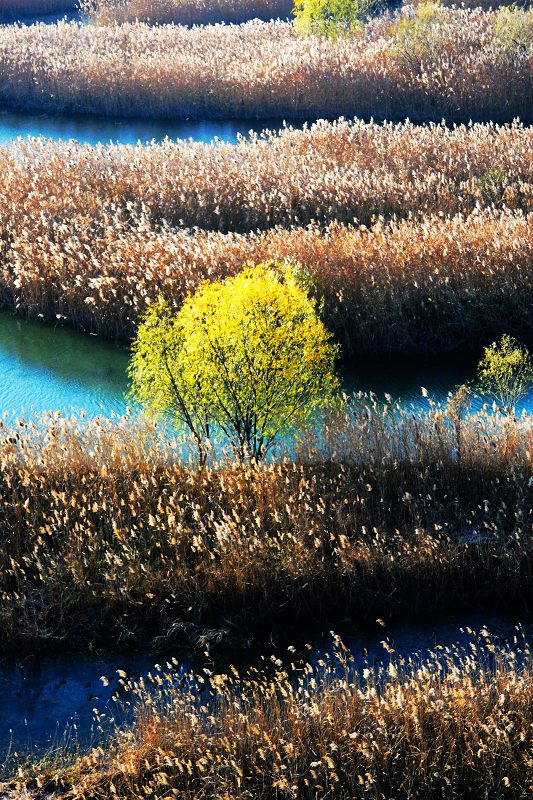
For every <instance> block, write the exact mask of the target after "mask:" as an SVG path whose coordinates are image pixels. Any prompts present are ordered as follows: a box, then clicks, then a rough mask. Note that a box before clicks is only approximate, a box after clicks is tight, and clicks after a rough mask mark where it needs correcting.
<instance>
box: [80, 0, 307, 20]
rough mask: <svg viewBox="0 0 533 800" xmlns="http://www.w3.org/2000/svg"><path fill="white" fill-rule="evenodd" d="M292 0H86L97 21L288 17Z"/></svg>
mask: <svg viewBox="0 0 533 800" xmlns="http://www.w3.org/2000/svg"><path fill="white" fill-rule="evenodd" d="M293 5H294V3H293V2H292V0H86V2H85V3H83V6H84V10H85V11H86V13H87V14H88V17H89V19H90V21H91V23H93V24H97V25H110V24H112V23H113V22H118V23H124V22H137V21H138V22H148V23H150V24H152V25H166V24H169V23H176V24H177V25H211V24H214V23H217V22H224V23H226V24H240V23H242V22H247V21H248V20H251V19H262V20H271V19H286V18H287V17H289V16H290V15H291V13H292V9H293Z"/></svg>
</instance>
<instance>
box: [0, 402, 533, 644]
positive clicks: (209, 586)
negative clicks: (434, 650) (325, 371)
mask: <svg viewBox="0 0 533 800" xmlns="http://www.w3.org/2000/svg"><path fill="white" fill-rule="evenodd" d="M457 409H458V407H457V404H453V403H452V404H451V405H450V406H449V408H448V409H445V408H433V409H432V410H431V411H430V413H429V416H426V417H420V416H418V415H416V414H411V413H410V412H409V411H405V412H402V411H400V409H398V408H396V407H392V408H391V407H389V408H386V407H381V406H378V405H373V404H372V403H371V402H370V401H367V402H365V401H364V400H358V401H353V403H352V405H350V406H348V407H347V409H346V410H345V411H342V412H340V411H337V412H335V413H334V414H332V416H331V417H328V418H327V419H326V420H324V422H323V424H322V429H321V432H320V436H318V438H316V436H315V435H314V433H313V431H312V430H309V431H307V432H306V433H303V432H302V434H301V436H300V441H299V444H298V451H297V452H296V453H293V456H292V458H287V459H285V460H283V459H281V460H276V461H273V462H271V463H264V464H263V465H262V466H260V467H259V466H247V465H243V464H238V463H235V462H233V461H232V460H229V461H224V460H222V461H218V462H216V463H215V462H213V463H212V464H211V465H210V467H209V468H203V469H199V468H197V467H195V466H194V465H193V464H188V463H184V462H183V461H182V460H181V457H180V454H181V453H182V452H183V446H178V445H173V444H172V442H171V441H170V442H169V441H167V439H166V438H165V436H164V435H163V433H160V434H158V432H157V430H153V429H152V428H151V427H150V425H149V424H148V423H143V424H141V423H140V422H139V421H136V420H131V419H125V420H122V421H117V420H115V421H112V420H111V421H106V420H104V419H96V420H92V421H87V420H83V419H70V418H69V419H67V418H64V417H61V416H60V415H48V416H47V417H44V418H41V419H37V420H20V421H19V422H18V424H17V425H16V426H13V424H9V425H8V424H7V423H6V427H3V428H2V432H1V436H2V441H1V450H0V498H1V505H0V508H1V516H0V531H1V533H2V541H3V546H2V549H1V550H0V644H1V647H2V652H4V653H8V652H14V651H16V652H18V653H21V652H23V651H25V650H31V651H35V650H37V649H39V648H58V647H62V648H65V647H66V646H74V645H76V646H88V645H89V644H99V645H107V646H109V645H110V644H111V643H113V644H114V645H117V644H118V645H123V646H124V645H126V644H130V645H131V644H134V645H135V646H141V645H142V644H147V643H151V644H152V645H154V644H156V645H159V646H160V647H162V646H165V645H167V644H169V643H171V642H172V641H174V640H176V639H178V640H179V639H181V640H185V641H189V642H192V643H198V642H202V641H204V642H205V641H206V638H205V637H206V636H207V637H208V639H209V637H215V639H217V640H220V639H222V640H224V639H228V638H233V639H235V637H237V638H239V637H241V636H242V637H245V638H246V637H250V636H253V635H254V634H255V633H256V632H257V631H259V630H261V628H264V627H267V628H268V630H272V629H273V628H274V627H276V626H277V627H278V628H279V627H280V626H281V627H283V626H286V625H290V624H291V623H292V624H294V623H297V622H298V621H302V620H305V621H306V622H312V621H314V622H317V621H322V622H323V621H327V622H328V624H329V623H331V622H332V620H334V619H339V618H342V619H345V618H346V617H348V616H351V617H352V618H353V619H356V620H358V622H359V623H362V622H364V620H365V619H366V620H374V619H375V618H376V617H377V616H380V617H382V618H389V617H394V616H395V615H399V614H405V613H406V612H409V613H411V614H412V613H414V612H416V613H417V614H423V613H425V612H435V611H436V610H439V609H444V608H450V607H451V606H455V607H457V608H462V609H464V608H468V609H471V608H472V607H473V606H474V605H475V604H481V605H482V606H483V607H484V608H485V609H488V608H490V607H491V606H492V607H494V606H495V605H496V604H497V605H498V607H501V605H502V604H503V603H509V604H513V605H515V606H516V605H520V604H522V603H525V604H527V603H528V602H530V601H531V599H532V589H531V587H532V586H533V582H532V569H533V564H532V557H531V553H532V552H533V550H532V539H531V536H532V534H531V530H532V526H531V522H532V518H531V508H532V500H533V497H532V491H533V489H532V484H531V480H530V478H531V469H532V463H531V454H532V453H533V440H532V437H533V433H532V427H531V422H530V419H529V417H524V418H519V419H516V418H513V419H507V418H503V419H502V418H500V417H498V416H497V417H494V416H492V415H490V414H488V413H487V412H485V411H483V412H480V413H479V414H477V415H475V416H473V417H466V418H465V417H464V415H463V414H462V413H459V412H458V410H457ZM278 454H279V455H281V453H280V452H279V451H278ZM206 630H208V631H209V630H210V631H211V633H207V634H206Z"/></svg>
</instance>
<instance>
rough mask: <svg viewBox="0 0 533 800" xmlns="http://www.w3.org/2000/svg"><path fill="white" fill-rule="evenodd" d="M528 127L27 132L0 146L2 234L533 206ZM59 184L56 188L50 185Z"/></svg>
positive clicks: (241, 225)
mask: <svg viewBox="0 0 533 800" xmlns="http://www.w3.org/2000/svg"><path fill="white" fill-rule="evenodd" d="M532 149H533V133H532V131H531V128H529V127H524V126H522V125H512V126H494V125H473V126H459V127H454V128H447V127H445V126H443V125H427V126H415V125H411V124H398V125H383V126H381V125H377V124H366V123H363V122H352V123H350V122H344V121H341V122H336V123H326V122H320V123H317V124H314V125H311V126H310V127H309V128H306V129H305V130H292V129H288V130H284V131H282V133H281V135H280V136H276V135H275V134H270V135H269V134H265V135H264V136H262V137H256V136H253V137H251V138H250V139H248V140H242V141H241V142H240V143H239V144H237V145H232V144H223V143H220V144H218V145H209V144H202V143H193V142H171V141H167V142H165V143H163V144H152V145H148V146H143V145H137V146H135V147H133V146H128V145H115V146H107V147H105V146H97V147H91V146H89V145H79V144H76V143H72V142H71V143H62V142H54V141H51V140H45V139H32V140H30V141H26V142H22V141H21V142H19V143H18V144H16V145H13V146H11V147H4V148H0V224H1V226H2V231H3V237H2V238H3V239H4V241H6V242H9V241H10V239H11V238H12V237H13V236H15V235H17V234H20V233H21V232H23V231H24V230H27V231H28V233H27V235H28V236H30V237H31V236H33V232H32V231H33V230H34V226H37V227H38V228H39V235H42V233H43V232H44V231H45V230H46V224H47V222H48V223H49V224H50V225H53V224H54V223H55V224H56V225H60V224H62V223H65V224H67V223H70V220H71V219H72V218H73V216H76V215H78V214H82V215H83V216H85V217H86V218H87V220H88V222H89V221H90V220H93V219H100V218H101V217H102V215H103V213H104V212H108V213H109V212H112V211H114V210H115V209H117V210H119V211H128V210H129V211H130V212H136V213H144V214H145V215H147V216H148V217H149V218H150V219H151V220H153V221H154V222H162V221H166V222H167V223H168V224H169V225H172V226H184V227H188V228H196V227H197V228H203V229H207V230H217V231H224V232H227V231H235V232H241V233H243V232H254V231H256V230H258V229H265V228H271V227H273V226H275V225H282V226H284V227H290V226H292V225H299V226H300V225H307V224H308V223H310V222H313V221H316V222H318V223H320V224H321V225H325V224H327V223H329V222H333V221H338V222H343V223H351V222H354V220H355V221H357V222H359V223H361V224H364V225H367V224H369V223H370V222H371V221H372V218H373V217H375V216H378V215H379V216H383V217H384V218H390V217H392V216H393V215H397V216H400V217H405V216H407V215H408V214H410V213H413V214H417V213H419V214H439V213H442V214H444V215H453V214H457V213H463V214H466V213H469V212H471V211H472V210H474V209H475V208H476V207H478V206H480V207H487V206H491V205H495V206H496V207H499V208H502V207H504V206H505V207H509V208H511V209H521V210H523V211H524V212H529V211H531V210H532V206H533V203H532V197H533V190H532V186H533V160H532V158H531V152H532ZM51 186H53V187H54V191H53V192H51V191H50V187H51Z"/></svg>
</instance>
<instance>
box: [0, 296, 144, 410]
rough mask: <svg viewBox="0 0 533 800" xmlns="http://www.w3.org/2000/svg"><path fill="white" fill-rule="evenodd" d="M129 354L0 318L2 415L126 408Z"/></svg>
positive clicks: (7, 316)
mask: <svg viewBox="0 0 533 800" xmlns="http://www.w3.org/2000/svg"><path fill="white" fill-rule="evenodd" d="M127 364H128V352H127V351H126V350H124V349H121V348H118V347H114V346H112V345H110V344H108V343H106V342H103V341H101V340H100V339H98V338H97V337H93V336H85V335H83V334H78V333H74V332H73V331H70V330H67V329H64V328H52V327H48V326H45V325H40V324H37V323H31V322H27V321H25V320H20V319H17V318H15V317H13V316H12V315H11V314H8V313H5V312H4V313H0V411H2V412H3V411H13V412H14V413H15V414H20V413H21V411H22V410H23V409H25V410H26V411H29V410H30V409H31V410H34V411H38V412H41V411H50V410H53V409H62V410H64V409H67V410H68V409H71V408H74V409H85V410H86V411H87V412H88V413H89V414H90V415H95V414H100V413H105V414H111V413H112V412H116V413H118V414H121V413H123V412H124V410H125V408H126V401H125V399H124V393H125V391H126V389H127V376H126V367H127Z"/></svg>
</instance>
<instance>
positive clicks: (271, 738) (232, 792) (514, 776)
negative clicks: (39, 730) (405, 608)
mask: <svg viewBox="0 0 533 800" xmlns="http://www.w3.org/2000/svg"><path fill="white" fill-rule="evenodd" d="M470 634H471V639H470V642H469V644H468V646H465V647H462V648H461V647H459V646H452V647H446V648H437V649H436V650H434V651H433V652H431V653H429V654H428V655H426V656H424V657H423V658H421V657H416V656H415V657H412V658H409V659H407V660H406V659H403V658H399V657H397V656H393V657H392V658H391V657H390V656H387V655H385V653H384V661H385V665H384V666H376V665H373V664H371V663H369V664H368V666H367V667H366V668H364V669H363V668H359V669H357V668H355V665H354V662H353V658H352V657H351V656H350V655H349V653H348V652H347V650H346V648H345V647H344V645H343V644H342V642H341V641H340V639H339V638H338V637H336V640H335V644H334V646H333V655H326V656H325V658H324V659H322V660H320V661H319V662H318V664H306V663H303V662H301V661H296V663H293V664H292V665H291V666H288V665H287V666H285V665H284V664H283V662H282V661H281V660H279V659H273V663H272V664H271V669H270V670H269V674H268V673H267V674H266V675H265V674H262V673H260V672H258V671H256V670H251V671H249V672H246V673H244V674H239V672H238V671H237V670H236V669H235V668H234V667H233V668H231V669H230V670H229V671H228V673H227V674H213V673H211V672H210V671H208V670H205V671H204V672H203V673H200V674H199V675H197V676H194V675H190V676H187V675H186V676H184V677H181V678H179V677H177V674H176V671H175V667H174V665H173V664H172V663H168V664H167V665H166V668H165V667H160V668H159V669H156V670H154V672H153V673H150V676H149V678H148V679H147V681H146V682H145V681H140V682H135V681H134V680H129V679H128V678H127V677H124V678H121V681H120V682H121V683H122V685H123V687H124V689H125V691H126V696H129V698H130V700H131V701H132V702H134V704H135V708H136V719H135V723H134V725H133V726H132V727H131V728H130V729H128V730H126V731H123V732H121V731H117V733H116V736H115V739H114V740H113V741H112V742H111V743H109V745H107V746H105V748H98V749H95V750H93V752H92V753H91V754H90V755H88V756H85V757H82V758H80V759H79V760H78V762H77V763H76V764H75V765H74V766H73V767H71V768H68V769H60V770H58V771H56V772H50V771H48V772H45V771H43V770H41V771H40V770H39V769H38V768H37V770H36V772H37V775H39V779H40V782H39V785H40V786H41V787H44V788H42V789H41V790H37V791H36V792H35V794H32V796H34V797H38V798H44V797H46V798H49V797H50V796H53V797H56V798H59V797H61V798H64V800H67V798H85V799H86V800H89V798H90V799H91V800H96V799H97V798H108V797H118V798H139V797H145V796H151V797H158V798H163V797H181V798H195V799H196V798H198V800H202V799H204V800H208V798H209V799H210V800H215V799H216V800H227V798H232V800H233V799H234V800H245V799H248V798H254V800H274V799H276V800H280V798H286V799H287V800H289V799H290V798H294V799H295V798H298V799H300V798H306V799H307V800H311V798H312V799H313V800H318V798H324V797H328V798H333V799H334V800H353V799H354V798H369V799H370V798H372V799H373V800H377V799H379V800H388V798H392V797H394V798H396V800H413V798H417V799H418V800H434V798H437V797H438V798H442V800H462V799H463V798H466V797H471V798H482V797H483V798H493V799H494V800H503V798H513V799H514V800H518V798H523V799H524V800H525V798H527V797H530V796H531V790H532V784H531V781H532V777H531V776H532V769H533V748H532V743H531V727H532V725H533V656H532V653H531V650H530V647H529V645H528V644H527V643H526V641H525V639H524V637H523V635H522V634H521V633H520V632H519V633H518V634H517V635H516V636H515V638H514V642H513V643H511V645H510V646H504V645H501V644H499V643H497V641H496V640H494V639H493V638H492V637H491V635H490V633H489V632H488V630H486V629H482V630H481V632H480V634H477V635H475V634H474V633H473V632H472V631H470ZM386 647H387V646H386ZM387 649H389V652H390V648H387ZM39 773H40V774H39ZM26 774H27V773H26ZM28 784H29V785H30V786H32V787H35V786H36V781H35V780H31V779H30V780H29V781H28V780H27V779H26V780H25V779H22V780H21V781H19V784H18V785H19V787H21V786H24V785H26V786H28ZM16 785H17V784H16V783H14V784H12V786H13V787H15V786H16ZM49 792H50V793H51V794H49Z"/></svg>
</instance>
